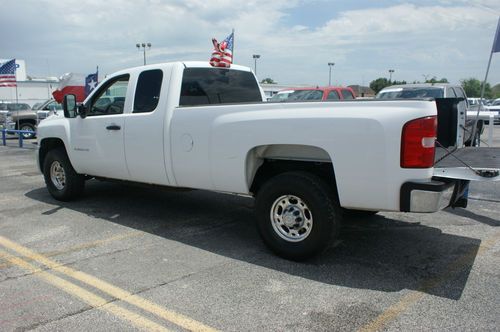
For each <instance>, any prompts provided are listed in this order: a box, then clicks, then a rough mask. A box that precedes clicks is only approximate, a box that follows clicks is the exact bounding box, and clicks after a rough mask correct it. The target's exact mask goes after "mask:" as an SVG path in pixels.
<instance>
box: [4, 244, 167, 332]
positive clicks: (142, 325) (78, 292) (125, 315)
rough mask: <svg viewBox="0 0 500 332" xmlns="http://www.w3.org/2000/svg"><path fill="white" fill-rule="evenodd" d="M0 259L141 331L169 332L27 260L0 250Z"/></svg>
mask: <svg viewBox="0 0 500 332" xmlns="http://www.w3.org/2000/svg"><path fill="white" fill-rule="evenodd" d="M0 257H3V258H4V259H6V260H7V261H9V262H10V263H11V264H13V265H16V266H18V267H20V268H22V269H24V270H28V271H30V272H31V273H34V274H35V275H36V276H37V277H39V278H41V279H43V280H44V281H45V282H47V283H49V284H51V285H53V286H55V287H57V288H59V289H61V290H63V291H65V292H66V293H68V294H70V295H73V296H75V297H77V298H79V299H81V300H82V301H83V302H85V303H87V304H89V305H90V306H92V307H93V308H96V309H99V310H103V311H107V312H109V313H111V314H113V315H115V316H117V317H119V318H120V319H122V320H124V321H128V322H130V323H132V324H133V325H134V326H136V327H138V328H139V329H142V330H146V331H159V332H165V331H169V330H168V329H167V328H165V327H163V326H161V325H159V324H157V323H155V322H153V321H151V320H149V319H147V318H145V317H143V316H141V315H139V314H136V313H134V312H132V311H130V310H127V309H125V308H122V307H121V306H119V305H117V304H115V303H110V302H109V301H108V300H106V299H104V298H102V297H100V296H97V295H95V294H93V293H91V292H89V291H87V290H85V289H83V288H81V287H79V286H77V285H75V284H73V283H71V282H69V281H67V280H65V279H62V278H60V277H58V276H56V275H53V274H51V273H49V272H47V271H43V270H41V269H39V268H38V267H35V266H33V265H31V264H30V263H28V262H26V261H25V260H23V259H21V258H19V257H15V256H12V255H11V254H9V253H7V252H5V251H3V250H0Z"/></svg>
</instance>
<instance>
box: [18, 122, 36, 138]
mask: <svg viewBox="0 0 500 332" xmlns="http://www.w3.org/2000/svg"><path fill="white" fill-rule="evenodd" d="M19 127H20V130H29V131H32V132H33V133H31V134H21V135H23V138H25V139H30V138H35V136H36V134H35V126H34V125H32V124H31V123H21V124H20V125H19Z"/></svg>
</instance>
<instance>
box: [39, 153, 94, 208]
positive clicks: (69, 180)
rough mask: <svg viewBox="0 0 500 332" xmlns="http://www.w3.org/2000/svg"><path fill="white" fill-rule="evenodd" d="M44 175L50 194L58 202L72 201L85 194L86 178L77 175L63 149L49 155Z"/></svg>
mask: <svg viewBox="0 0 500 332" xmlns="http://www.w3.org/2000/svg"><path fill="white" fill-rule="evenodd" d="M43 175H44V178H45V184H46V185H47V189H48V190H49V193H50V194H51V195H52V197H54V198H55V199H57V200H60V201H70V200H72V199H75V198H77V197H78V196H80V195H81V193H82V192H83V189H84V186H85V176H83V175H80V174H78V173H76V171H75V170H74V169H73V166H71V163H70V161H69V159H68V156H67V154H66V151H65V150H64V149H62V148H58V149H54V150H50V151H49V152H48V153H47V156H46V157H45V160H44V163H43Z"/></svg>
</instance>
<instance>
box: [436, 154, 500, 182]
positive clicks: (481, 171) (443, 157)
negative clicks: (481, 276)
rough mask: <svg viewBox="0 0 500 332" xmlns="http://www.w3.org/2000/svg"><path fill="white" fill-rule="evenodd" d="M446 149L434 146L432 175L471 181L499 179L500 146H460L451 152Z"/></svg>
mask: <svg viewBox="0 0 500 332" xmlns="http://www.w3.org/2000/svg"><path fill="white" fill-rule="evenodd" d="M448 151H449V150H448ZM448 151H445V149H443V148H436V162H435V164H434V176H436V177H441V178H448V179H460V180H471V181H500V176H499V173H500V148H497V147H471V148H462V149H457V150H455V151H454V152H452V153H451V154H449V153H448Z"/></svg>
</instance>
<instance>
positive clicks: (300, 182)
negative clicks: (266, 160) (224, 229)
mask: <svg viewBox="0 0 500 332" xmlns="http://www.w3.org/2000/svg"><path fill="white" fill-rule="evenodd" d="M255 206H256V213H257V228H258V230H259V233H260V235H261V236H262V239H263V241H264V243H265V244H266V245H267V246H268V247H269V248H270V249H271V250H272V251H274V252H275V253H276V254H278V255H279V256H281V257H283V258H286V259H290V260H294V261H301V260H304V259H307V258H309V257H311V256H314V255H316V254H318V253H320V252H322V251H323V250H324V249H326V247H327V246H328V244H329V243H330V242H331V241H332V240H333V238H334V237H335V236H336V235H337V232H338V229H339V228H340V227H339V226H340V222H341V213H340V211H341V210H340V206H339V203H338V198H337V195H336V193H335V192H334V191H333V190H332V189H331V188H330V187H329V186H328V185H327V184H326V183H325V182H324V181H323V180H322V179H321V178H319V177H317V176H315V175H313V174H310V173H306V172H288V173H282V174H280V175H277V176H275V177H273V178H271V179H270V180H268V181H267V182H266V183H264V185H263V186H262V187H261V188H260V189H259V191H258V192H257V197H256V202H255Z"/></svg>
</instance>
